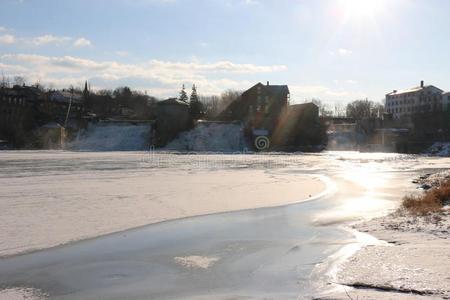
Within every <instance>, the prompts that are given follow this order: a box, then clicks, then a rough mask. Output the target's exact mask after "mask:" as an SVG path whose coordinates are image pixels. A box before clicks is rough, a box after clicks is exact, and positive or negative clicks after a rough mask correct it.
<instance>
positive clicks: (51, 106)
mask: <svg viewBox="0 0 450 300" xmlns="http://www.w3.org/2000/svg"><path fill="white" fill-rule="evenodd" d="M83 103H84V97H83V94H82V93H80V92H74V91H67V90H62V91H51V92H48V93H47V97H46V100H45V101H44V102H43V103H42V105H41V106H42V107H41V110H42V112H44V113H45V114H47V115H48V116H50V117H51V119H52V121H56V122H58V123H60V124H65V123H66V121H68V120H69V119H71V118H76V119H80V118H81V115H82V113H83ZM69 108H70V109H69ZM69 110H70V111H69ZM66 118H67V120H66Z"/></svg>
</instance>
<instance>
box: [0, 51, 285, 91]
mask: <svg viewBox="0 0 450 300" xmlns="http://www.w3.org/2000/svg"><path fill="white" fill-rule="evenodd" d="M0 63H3V64H4V65H5V66H6V67H4V68H2V69H4V71H5V73H6V74H8V75H11V76H14V75H22V76H25V77H26V78H28V79H29V80H30V81H33V80H36V78H41V79H42V80H41V81H42V82H47V83H54V84H56V85H58V84H63V85H64V84H75V83H77V82H81V81H82V80H84V79H86V78H94V79H96V80H97V81H98V82H102V83H103V86H101V88H112V87H115V86H118V85H121V84H122V85H123V84H126V83H128V82H138V83H139V84H141V85H147V84H148V86H146V87H145V89H150V90H151V88H150V87H151V86H152V87H155V88H158V89H160V90H166V91H168V90H171V91H172V94H174V93H176V92H177V91H178V89H179V86H180V85H181V84H183V83H186V84H192V83H195V84H197V85H198V86H199V87H201V90H202V93H203V94H217V93H220V92H221V91H223V90H225V89H229V88H232V89H243V88H247V87H248V86H250V85H251V84H253V83H250V82H248V81H242V80H240V81H238V80H233V79H230V78H229V77H230V76H231V77H232V76H233V75H235V74H259V73H272V72H280V71H284V70H286V69H287V67H286V66H283V65H272V66H261V65H254V64H237V63H233V62H229V61H218V62H214V63H201V62H199V61H195V62H171V61H161V60H151V61H148V62H143V63H138V64H126V63H119V62H116V61H94V60H90V59H84V58H79V57H73V56H62V57H58V56H43V55H31V54H5V55H0ZM17 66H20V67H24V68H25V69H24V70H26V71H24V72H18V70H17V68H16V69H14V67H17ZM212 75H213V76H212ZM211 77H213V78H214V79H211ZM61 78H64V79H61ZM68 80H71V81H72V83H70V81H69V82H68ZM130 85H131V86H132V87H135V86H133V84H130ZM136 85H138V84H136Z"/></svg>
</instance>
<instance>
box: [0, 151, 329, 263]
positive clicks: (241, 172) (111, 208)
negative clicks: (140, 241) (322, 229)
mask: <svg viewBox="0 0 450 300" xmlns="http://www.w3.org/2000/svg"><path fill="white" fill-rule="evenodd" d="M224 159H228V160H229V161H228V162H224ZM268 159H269V158H265V157H261V158H259V160H260V161H259V162H258V161H257V158H255V156H248V157H246V156H244V155H243V156H233V155H230V156H196V155H192V156H190V155H167V154H154V155H152V154H149V153H145V152H62V151H61V152H58V151H37V152H32V151H22V152H20V151H12V152H8V151H6V152H3V153H2V155H1V156H0V166H1V168H0V188H1V192H0V218H1V220H2V221H1V222H0V256H8V255H14V254H18V253H23V252H29V251H31V250H37V249H43V248H48V247H52V246H57V245H60V244H65V243H68V242H71V241H76V240H81V239H86V238H92V237H96V236H100V235H104V234H108V233H112V232H118V231H123V230H126V229H130V228H135V227H139V226H143V225H147V224H151V223H156V222H161V221H165V220H171V219H177V218H183V217H189V216H196V215H204V214H210V213H218V212H226V211H234V210H241V209H251V208H256V207H270V206H278V205H284V204H289V203H293V202H299V201H303V200H307V199H310V198H311V197H312V196H314V195H317V194H319V193H321V192H322V191H323V190H324V189H325V184H324V183H323V182H322V181H321V180H320V179H319V178H317V177H313V176H307V175H301V174H288V173H286V174H284V173H276V172H274V171H270V170H267V169H265V168H266V167H267V166H270V165H271V164H270V161H269V162H267V160H268ZM265 163H267V165H265ZM246 164H247V165H246ZM248 164H250V165H251V167H248Z"/></svg>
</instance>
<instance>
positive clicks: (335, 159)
mask: <svg viewBox="0 0 450 300" xmlns="http://www.w3.org/2000/svg"><path fill="white" fill-rule="evenodd" d="M0 167H1V169H0V181H1V185H0V189H1V193H0V206H1V208H2V209H1V210H0V211H1V212H0V218H1V219H2V222H1V225H0V226H2V228H1V229H2V232H3V233H2V234H3V235H2V238H1V240H0V246H1V248H0V251H2V253H4V255H8V256H9V257H4V258H2V259H0V288H1V287H33V288H37V289H40V290H42V291H44V292H46V293H48V294H49V295H50V296H51V298H52V299H175V298H178V299H179V298H183V299H189V298H191V299H211V298H214V299H221V298H223V299H230V298H231V299H249V298H250V299H251V298H256V299H260V298H264V297H266V298H275V299H280V298H281V299H297V298H298V297H302V296H305V297H306V296H310V295H314V294H317V292H318V291H320V290H323V289H324V288H326V287H327V282H329V281H332V278H331V277H330V276H332V274H333V268H334V266H335V263H336V262H338V259H339V257H337V256H332V255H333V254H335V253H336V252H338V251H339V250H340V249H342V248H344V247H345V248H347V249H350V248H352V247H349V246H352V245H353V246H357V244H358V242H360V241H359V240H357V239H356V237H355V236H354V234H353V233H352V232H350V231H348V230H346V228H345V225H347V224H349V222H354V221H356V220H358V219H360V218H370V217H373V216H377V215H381V214H384V213H386V212H387V211H388V210H390V209H394V208H395V207H396V206H397V205H398V203H399V200H400V199H401V197H402V196H403V195H404V194H405V193H410V192H414V189H415V186H414V185H413V184H411V179H412V178H413V177H414V176H416V175H417V174H421V173H426V172H429V171H430V170H437V169H442V168H449V167H450V160H448V159H443V158H427V157H417V156H407V155H398V154H376V153H375V154H361V153H356V152H328V153H322V154H308V155H307V154H297V155H296V154H289V155H287V154H264V155H250V154H247V155H217V154H209V155H205V154H170V153H144V152H95V153H85V152H78V153H77V152H46V151H38V152H1V153H0ZM199 190H200V191H199ZM49 198H50V200H49ZM233 199H234V201H233ZM280 199H281V200H280ZM108 201H109V202H108ZM290 203H295V204H290ZM260 206H263V207H265V208H258V209H255V208H256V207H260ZM180 207H181V208H182V209H180ZM242 209H245V210H242ZM226 211H234V212H226ZM205 214H208V215H205ZM199 215H204V216H199ZM24 216H25V217H24ZM74 216H75V217H74ZM83 216H84V217H83ZM158 216H164V218H161V217H158ZM136 220H137V221H136ZM155 222H156V224H153V225H148V226H144V225H145V224H150V223H155ZM142 226H143V227H142ZM55 227H57V228H55ZM132 227H139V228H136V229H131V230H127V231H123V230H125V229H128V228H132ZM29 232H33V234H29ZM80 232H82V234H80ZM110 232H117V233H112V234H109V235H106V236H103V237H99V238H95V239H88V240H84V241H80V242H76V243H70V244H66V245H63V246H58V247H53V246H57V245H59V244H61V243H67V242H69V241H71V240H79V239H84V238H93V237H95V236H98V235H104V234H108V233H110ZM48 247H53V248H50V249H47V250H41V251H37V252H32V253H29V254H23V255H15V253H16V254H17V253H21V252H28V251H31V250H33V249H43V248H48Z"/></svg>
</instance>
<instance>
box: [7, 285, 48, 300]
mask: <svg viewBox="0 0 450 300" xmlns="http://www.w3.org/2000/svg"><path fill="white" fill-rule="evenodd" d="M47 298H48V297H47V295H44V294H42V293H41V292H40V291H38V290H35V289H32V288H17V287H16V288H7V289H3V290H0V300H44V299H47Z"/></svg>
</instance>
